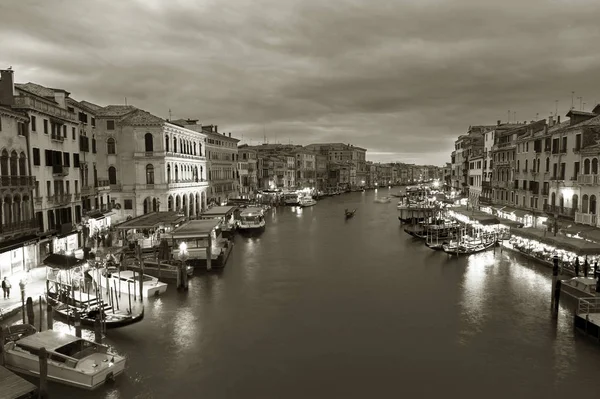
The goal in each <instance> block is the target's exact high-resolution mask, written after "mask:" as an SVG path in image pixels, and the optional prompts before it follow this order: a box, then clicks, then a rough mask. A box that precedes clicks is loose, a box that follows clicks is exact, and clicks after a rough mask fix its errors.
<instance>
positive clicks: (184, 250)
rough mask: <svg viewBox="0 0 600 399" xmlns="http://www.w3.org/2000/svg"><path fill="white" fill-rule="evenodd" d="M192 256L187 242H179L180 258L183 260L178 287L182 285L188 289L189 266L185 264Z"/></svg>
mask: <svg viewBox="0 0 600 399" xmlns="http://www.w3.org/2000/svg"><path fill="white" fill-rule="evenodd" d="M189 257H190V255H189V252H188V249H187V244H186V243H185V242H182V243H181V244H179V260H180V261H181V271H180V273H181V275H180V276H181V277H180V278H179V279H177V280H179V281H178V284H177V288H179V287H182V288H184V289H187V266H186V264H185V261H186V260H188V259H189Z"/></svg>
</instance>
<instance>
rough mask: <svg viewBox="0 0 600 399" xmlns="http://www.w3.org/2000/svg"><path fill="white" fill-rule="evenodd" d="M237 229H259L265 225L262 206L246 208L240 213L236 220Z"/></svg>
mask: <svg viewBox="0 0 600 399" xmlns="http://www.w3.org/2000/svg"><path fill="white" fill-rule="evenodd" d="M237 224H238V230H243V231H252V230H261V229H264V228H265V226H266V222H265V216H264V210H263V208H246V209H244V210H243V211H242V212H241V213H240V215H239V220H238V222H237Z"/></svg>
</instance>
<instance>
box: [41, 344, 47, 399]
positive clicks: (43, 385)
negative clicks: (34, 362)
mask: <svg viewBox="0 0 600 399" xmlns="http://www.w3.org/2000/svg"><path fill="white" fill-rule="evenodd" d="M39 362H40V389H39V398H40V399H48V351H47V350H46V348H41V349H40V352H39Z"/></svg>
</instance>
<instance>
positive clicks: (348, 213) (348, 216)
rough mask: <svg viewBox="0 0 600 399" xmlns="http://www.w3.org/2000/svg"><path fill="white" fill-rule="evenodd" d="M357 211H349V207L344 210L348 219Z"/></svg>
mask: <svg viewBox="0 0 600 399" xmlns="http://www.w3.org/2000/svg"><path fill="white" fill-rule="evenodd" d="M355 213H356V209H353V210H351V211H349V210H348V209H346V210H345V211H344V214H345V215H346V219H350V218H351V217H353V216H354V214H355Z"/></svg>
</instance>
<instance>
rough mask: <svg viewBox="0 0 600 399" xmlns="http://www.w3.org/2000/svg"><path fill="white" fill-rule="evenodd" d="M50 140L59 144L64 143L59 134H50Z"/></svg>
mask: <svg viewBox="0 0 600 399" xmlns="http://www.w3.org/2000/svg"><path fill="white" fill-rule="evenodd" d="M50 138H51V139H52V141H58V142H59V143H62V142H64V141H65V138H64V137H63V136H62V135H61V134H60V133H59V134H52V135H51V136H50Z"/></svg>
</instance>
